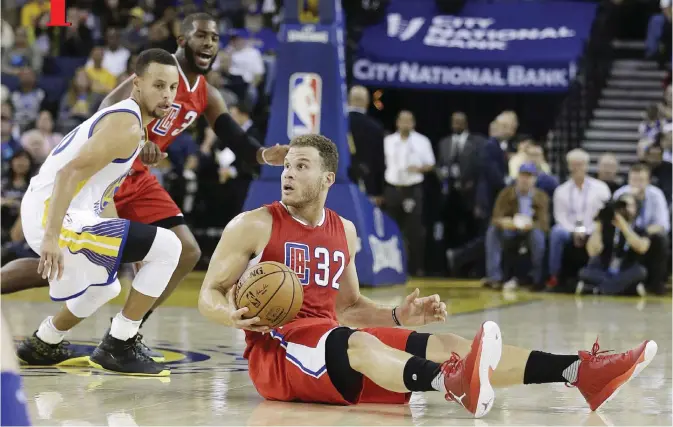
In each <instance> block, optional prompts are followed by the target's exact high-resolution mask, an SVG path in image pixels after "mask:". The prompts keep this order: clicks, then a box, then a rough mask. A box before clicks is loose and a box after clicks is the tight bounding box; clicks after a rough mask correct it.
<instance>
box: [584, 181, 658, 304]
mask: <svg viewBox="0 0 673 427" xmlns="http://www.w3.org/2000/svg"><path fill="white" fill-rule="evenodd" d="M637 213H638V209H637V204H636V199H635V197H634V196H633V195H632V194H629V193H627V194H623V195H622V196H621V197H619V199H617V200H612V201H609V202H608V203H606V204H605V207H603V209H601V210H600V211H599V212H598V215H597V216H596V220H595V223H594V232H593V233H592V234H591V237H590V238H589V241H588V242H587V253H588V254H589V256H590V257H591V260H590V261H589V264H588V265H587V266H586V267H585V268H583V269H581V270H580V273H579V277H580V281H579V282H578V283H577V288H576V293H578V294H581V293H583V292H585V291H592V290H593V292H594V293H596V294H598V293H600V294H608V295H618V294H624V293H627V292H629V291H631V290H634V289H636V290H637V292H638V293H639V294H641V295H644V291H645V289H644V286H643V285H642V283H641V282H643V281H644V280H645V279H646V278H647V269H646V268H645V267H644V266H643V265H642V264H641V258H642V257H641V256H642V255H643V254H645V253H646V252H647V250H648V249H649V247H650V239H649V238H648V237H647V231H646V230H645V229H643V228H640V227H637V226H635V225H634V221H635V219H636V216H637Z"/></svg>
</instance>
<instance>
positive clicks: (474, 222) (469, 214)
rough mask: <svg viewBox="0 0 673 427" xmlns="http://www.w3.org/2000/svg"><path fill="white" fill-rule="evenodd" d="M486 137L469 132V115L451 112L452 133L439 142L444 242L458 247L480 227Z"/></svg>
mask: <svg viewBox="0 0 673 427" xmlns="http://www.w3.org/2000/svg"><path fill="white" fill-rule="evenodd" d="M485 143H486V138H484V137H483V136H481V135H477V134H473V133H470V131H469V128H468V122H467V116H466V115H465V113H463V112H455V113H453V115H452V116H451V135H449V136H447V137H445V138H443V139H442V140H441V141H440V142H439V147H438V150H439V155H438V159H437V168H436V169H435V171H436V173H437V177H438V178H439V181H440V182H441V184H442V195H443V199H444V200H443V205H444V209H443V210H444V215H443V217H444V219H445V223H446V225H447V226H446V227H444V229H445V239H444V240H445V242H446V243H447V246H448V247H456V246H460V245H463V244H465V243H467V242H468V241H469V240H470V239H473V238H475V237H477V236H478V235H479V233H480V231H481V226H480V224H479V221H478V219H477V218H476V217H475V216H474V201H475V200H474V199H475V194H476V188H477V181H478V179H479V173H480V170H479V156H480V155H481V150H482V147H483V146H484V144H485Z"/></svg>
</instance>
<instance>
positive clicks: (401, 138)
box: [383, 110, 435, 276]
mask: <svg viewBox="0 0 673 427" xmlns="http://www.w3.org/2000/svg"><path fill="white" fill-rule="evenodd" d="M415 125H416V122H415V119H414V115H413V114H412V113H411V112H410V111H406V110H403V111H400V113H399V115H398V116H397V132H395V133H393V134H391V135H388V136H387V137H385V139H384V140H383V144H384V152H385V158H386V172H385V180H386V183H387V184H388V185H387V187H386V189H385V191H384V197H385V202H384V203H385V207H386V210H387V211H388V212H389V214H390V216H391V217H392V218H393V219H394V220H395V221H396V222H397V224H398V225H399V227H400V229H401V230H402V234H403V235H404V240H405V244H406V247H407V251H406V253H407V254H409V271H410V272H412V274H414V275H416V276H423V275H425V271H424V265H423V263H424V260H425V257H424V252H425V251H424V249H425V230H424V226H423V211H422V209H423V181H424V179H425V177H424V175H423V174H425V173H427V172H430V171H431V170H432V169H433V168H434V167H435V154H434V153H433V151H432V144H431V143H430V140H429V139H428V138H427V137H426V136H425V135H421V134H420V133H418V132H416V131H415V130H414V127H415Z"/></svg>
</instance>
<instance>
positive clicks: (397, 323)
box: [393, 307, 402, 326]
mask: <svg viewBox="0 0 673 427" xmlns="http://www.w3.org/2000/svg"><path fill="white" fill-rule="evenodd" d="M396 309H397V307H393V322H395V324H396V325H397V326H402V324H401V323H400V321H399V320H398V319H397V314H396V313H395V310H396Z"/></svg>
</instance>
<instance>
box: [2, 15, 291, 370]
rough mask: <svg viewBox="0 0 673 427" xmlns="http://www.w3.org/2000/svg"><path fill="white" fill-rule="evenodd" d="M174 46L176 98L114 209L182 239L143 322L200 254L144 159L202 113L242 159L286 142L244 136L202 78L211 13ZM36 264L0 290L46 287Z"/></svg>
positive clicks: (7, 273)
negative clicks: (264, 145) (169, 274)
mask: <svg viewBox="0 0 673 427" xmlns="http://www.w3.org/2000/svg"><path fill="white" fill-rule="evenodd" d="M178 44H179V48H178V50H177V52H176V53H175V55H174V57H175V60H176V61H177V64H178V72H179V74H180V81H179V83H178V89H177V95H176V97H175V100H173V101H172V102H171V104H170V106H169V108H168V110H167V111H166V114H165V115H164V116H163V117H161V118H157V119H154V120H152V122H151V123H149V125H148V127H147V131H148V134H149V141H148V142H147V144H146V145H145V148H144V149H143V152H142V154H141V156H140V158H138V159H137V160H136V161H135V162H134V163H133V170H132V171H131V173H130V175H129V176H128V178H127V179H126V180H125V181H124V184H123V185H122V186H121V187H120V188H119V191H118V192H117V193H116V194H115V196H114V206H113V207H114V208H116V211H117V215H118V216H119V217H120V218H125V219H128V220H131V221H136V222H140V223H143V224H150V225H154V226H156V227H161V228H167V229H170V230H171V231H173V232H174V233H175V234H176V235H177V236H178V238H179V239H180V241H181V242H182V255H181V256H180V261H179V263H178V266H177V268H176V269H175V273H173V277H171V280H170V282H169V283H168V286H167V287H166V290H165V291H164V292H163V293H162V294H161V296H160V297H159V298H158V299H157V300H156V303H155V304H154V306H153V307H152V308H151V309H150V310H149V311H148V312H147V314H146V316H145V318H144V319H143V322H144V321H145V320H147V318H148V317H149V315H150V314H151V313H152V311H153V310H154V309H155V308H156V307H158V306H159V305H160V304H161V303H162V302H163V301H165V300H166V298H168V296H169V295H170V294H171V293H172V292H173V290H174V289H175V288H176V287H177V286H178V284H179V283H180V282H181V281H182V280H183V279H184V277H185V276H186V275H187V274H189V273H190V272H191V271H192V270H193V269H194V267H195V266H196V263H197V262H198V261H199V259H200V257H201V250H200V248H199V245H198V243H197V242H196V239H195V238H194V235H193V234H192V232H191V231H190V230H189V228H188V227H187V225H186V224H185V220H184V217H183V215H182V212H181V211H180V208H179V207H178V206H177V205H176V204H175V202H174V201H173V200H172V199H171V196H170V195H169V194H168V192H166V190H164V188H163V187H162V186H161V184H159V182H158V181H157V179H156V177H155V176H154V175H152V173H150V171H149V169H148V168H147V166H145V165H144V164H143V163H146V164H153V163H155V162H157V161H159V160H160V158H162V157H165V154H164V153H162V152H164V151H165V150H166V148H167V147H168V146H169V145H170V144H171V143H172V142H173V140H174V139H175V137H176V136H178V135H179V134H180V133H181V132H183V131H184V130H186V129H187V128H189V126H190V125H191V124H192V123H193V122H194V121H195V120H196V119H197V118H198V117H199V116H200V115H202V114H205V116H206V119H207V120H208V122H209V123H210V126H211V127H212V129H213V130H214V132H215V134H216V135H217V137H218V139H219V140H220V141H221V142H223V143H224V144H226V145H228V146H229V147H230V148H231V149H232V150H233V151H234V153H235V154H236V155H237V156H238V157H239V158H241V159H243V160H244V161H247V162H255V163H260V164H263V163H267V164H271V165H282V163H283V159H284V157H285V154H286V153H287V149H288V148H287V146H278V145H277V146H275V147H271V148H266V149H264V148H262V147H261V146H260V144H259V142H258V141H256V140H255V139H254V138H251V137H249V136H247V135H246V134H245V132H244V131H243V130H242V129H241V128H240V127H239V126H238V124H237V123H236V122H235V121H234V120H233V119H232V117H231V116H230V115H229V113H228V111H227V106H226V104H225V102H224V100H223V99H222V95H221V94H220V92H219V91H218V90H217V89H216V88H215V87H213V86H211V85H210V84H208V83H207V82H206V79H205V74H207V73H208V72H209V71H210V69H211V68H212V65H213V62H214V60H215V58H216V57H217V52H218V50H219V34H218V28H217V21H216V20H215V19H214V18H213V17H212V16H211V15H209V14H206V13H196V14H192V15H189V16H188V17H186V18H185V19H184V21H183V22H182V26H181V35H180V36H179V38H178ZM133 81H134V76H132V77H129V79H128V80H126V81H125V82H123V83H122V84H120V85H119V86H118V87H117V88H116V89H115V90H113V91H112V92H111V93H110V94H109V95H108V96H107V97H106V98H105V100H104V101H103V103H102V104H101V107H100V108H101V109H104V108H107V107H109V106H110V105H112V104H115V103H116V102H119V101H121V100H123V99H125V98H128V97H129V95H130V94H131V92H132V89H133ZM141 159H142V161H141ZM111 208H112V207H111ZM37 263H38V261H37V260H36V259H33V258H27V259H21V260H16V261H13V262H10V263H8V264H7V265H6V266H4V267H3V268H2V270H1V272H2V277H1V279H0V283H2V293H3V294H4V293H11V292H17V291H20V290H24V289H31V288H38V287H46V286H48V282H47V281H46V280H43V279H42V278H41V277H40V276H39V275H38V274H36V271H37ZM138 343H139V345H141V347H142V349H143V351H144V352H146V353H147V354H149V355H150V356H152V357H154V358H155V360H158V361H162V360H163V355H162V354H161V353H158V352H155V351H152V350H151V349H149V348H148V347H147V346H145V345H144V344H142V342H141V341H139V342H138Z"/></svg>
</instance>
